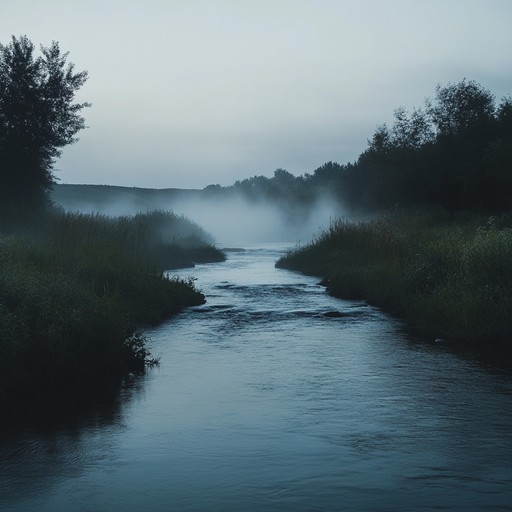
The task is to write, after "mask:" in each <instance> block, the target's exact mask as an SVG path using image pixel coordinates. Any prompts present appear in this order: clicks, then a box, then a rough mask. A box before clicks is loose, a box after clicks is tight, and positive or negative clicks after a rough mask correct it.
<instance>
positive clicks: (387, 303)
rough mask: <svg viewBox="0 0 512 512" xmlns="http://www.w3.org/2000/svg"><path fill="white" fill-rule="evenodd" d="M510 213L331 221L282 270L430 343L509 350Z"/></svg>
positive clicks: (511, 344)
mask: <svg viewBox="0 0 512 512" xmlns="http://www.w3.org/2000/svg"><path fill="white" fill-rule="evenodd" d="M509 224H510V219H509V218H508V217H506V216H502V217H500V218H496V217H491V218H489V219H483V218H477V217H475V216H471V217H469V218H465V219H458V220H456V221H451V220H449V219H446V218H442V217H441V218H440V217H439V216H435V215H432V214H428V213H426V212H423V213H418V212H416V213H414V214H412V215H411V214H410V213H409V214H406V213H395V214H390V215H386V216H381V217H379V218H376V219H373V220H369V221H363V222H355V223H352V222H346V221H343V220H337V221H334V222H333V223H332V224H331V226H330V228H329V229H327V230H326V231H324V232H323V233H322V234H321V235H320V236H318V238H316V239H314V240H313V241H312V242H311V243H310V244H307V245H305V246H302V247H297V248H295V249H294V250H292V251H290V252H289V253H288V254H286V255H285V256H284V257H282V258H281V259H279V261H278V262H277V264H276V265H277V266H278V267H280V268H287V269H293V270H299V271H301V272H304V273H306V274H309V275H315V276H319V277H322V278H323V283H324V284H325V285H326V287H327V290H328V292H329V293H330V294H332V295H334V296H336V297H340V298H356V299H364V300H366V301H368V302H369V303H370V304H373V305H377V306H379V307H381V308H382V309H384V310H385V311H387V312H390V313H392V314H394V315H397V316H399V317H401V318H403V319H405V320H406V322H407V323H408V325H409V326H410V327H411V328H412V329H414V330H415V331H417V332H418V333H420V334H422V335H424V336H427V337H428V338H430V339H432V340H444V341H450V342H455V343H459V344H466V345H474V346H479V347H484V348H488V349H489V350H492V351H500V352H501V351H503V352H510V351H511V350H512V318H511V316H510V311H512V230H511V229H510V226H509Z"/></svg>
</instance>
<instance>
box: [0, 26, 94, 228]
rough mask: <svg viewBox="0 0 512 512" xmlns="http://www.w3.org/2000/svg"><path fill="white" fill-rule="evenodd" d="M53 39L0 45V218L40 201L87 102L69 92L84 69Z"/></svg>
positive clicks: (81, 121) (75, 87)
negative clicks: (37, 51)
mask: <svg viewBox="0 0 512 512" xmlns="http://www.w3.org/2000/svg"><path fill="white" fill-rule="evenodd" d="M67 57H68V53H62V52H61V50H60V48H59V43H58V42H55V41H54V42H52V43H51V45H50V46H48V47H43V46H41V48H40V54H39V55H36V54H35V47H34V44H33V43H32V42H31V41H30V40H29V39H28V38H27V37H26V36H20V37H19V38H17V37H15V36H12V38H11V41H10V43H9V44H7V45H0V217H1V218H4V219H5V218H12V219H15V218H17V217H18V216H22V215H24V214H25V213H26V212H27V211H32V212H33V211H34V210H39V209H40V208H41V207H43V206H44V205H45V204H46V201H47V192H48V190H49V189H50V188H51V185H52V184H53V183H54V182H55V178H54V174H53V165H54V163H55V160H56V159H57V158H58V157H59V156H60V154H61V151H62V148H63V147H64V146H67V145H68V144H72V143H74V142H75V141H76V140H77V139H76V137H75V135H76V134H77V132H79V131H80V130H82V129H83V128H85V120H84V118H83V117H82V116H81V111H82V109H83V108H85V107H88V106H89V104H88V103H76V102H75V94H76V92H77V91H78V90H79V89H80V87H81V86H82V85H83V84H84V83H85V82H86V80H87V72H86V71H81V72H75V70H74V65H73V64H71V63H67V62H66V61H67Z"/></svg>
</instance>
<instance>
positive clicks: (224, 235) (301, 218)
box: [54, 186, 348, 246]
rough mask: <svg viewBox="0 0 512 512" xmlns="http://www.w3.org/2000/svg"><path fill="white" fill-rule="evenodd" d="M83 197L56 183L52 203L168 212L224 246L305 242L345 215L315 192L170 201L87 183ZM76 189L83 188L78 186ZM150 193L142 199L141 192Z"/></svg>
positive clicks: (197, 194) (186, 195) (189, 193)
mask: <svg viewBox="0 0 512 512" xmlns="http://www.w3.org/2000/svg"><path fill="white" fill-rule="evenodd" d="M83 189H84V192H85V193H83V194H81V195H75V196H73V197H67V196H65V195H64V194H63V193H62V191H63V190H64V191H66V186H64V187H60V188H59V187H56V191H55V192H54V201H55V202H56V204H58V205H60V206H62V207H63V208H64V209H66V210H69V211H78V212H82V213H101V214H104V215H109V216H118V215H134V214H136V213H139V212H146V211H151V210H155V209H157V210H168V211H172V212H174V213H175V214H177V215H184V216H185V217H187V218H188V219H190V220H192V221H194V222H195V223H197V224H199V225H200V226H201V227H202V228H203V229H204V230H206V231H207V232H208V233H209V234H211V235H212V236H213V238H214V239H215V242H216V243H217V244H218V245H222V246H234V245H244V244H250V243H261V242H289V243H307V242H309V241H310V240H311V238H312V237H313V236H314V235H316V234H319V233H320V232H321V231H322V230H323V229H325V228H326V227H327V226H329V224H330V221H331V220H332V219H334V218H338V217H342V216H343V217H344V216H347V215H348V213H347V212H346V211H345V210H344V208H343V207H342V206H341V205H340V204H339V203H337V202H336V201H334V200H331V199H330V198H329V197H328V196H327V197H320V196H318V197H317V198H316V200H314V201H313V203H311V204H308V205H300V204H298V202H293V203H289V204H284V203H282V202H278V201H270V200H265V199H259V200H257V201H250V200H248V199H246V198H244V197H243V196H242V195H241V194H236V195H235V194H231V195H229V196H228V197H221V196H209V195H208V194H205V193H204V191H200V190H184V191H181V190H177V191H176V196H175V197H173V198H172V199H169V198H167V197H166V196H165V194H163V192H165V191H155V190H149V189H130V188H118V189H115V188H112V189H110V188H109V187H103V188H102V189H104V191H105V192H106V195H105V197H104V198H101V200H100V199H98V197H97V196H95V195H94V192H92V193H89V190H92V189H91V188H89V187H83ZM79 190H82V189H81V188H80V189H79ZM141 190H142V191H145V192H149V195H148V196H147V197H144V196H143V194H142V193H141V192H140V191H141Z"/></svg>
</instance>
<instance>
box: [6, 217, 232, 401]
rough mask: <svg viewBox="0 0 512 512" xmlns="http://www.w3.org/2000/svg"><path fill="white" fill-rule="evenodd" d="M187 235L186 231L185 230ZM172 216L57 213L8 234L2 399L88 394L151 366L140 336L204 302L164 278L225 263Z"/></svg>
mask: <svg viewBox="0 0 512 512" xmlns="http://www.w3.org/2000/svg"><path fill="white" fill-rule="evenodd" d="M185 227H186V228H187V229H188V231H187V230H184V228H185ZM201 235H202V233H201V231H200V228H198V227H197V226H195V225H193V224H191V223H188V221H186V219H183V218H181V217H177V216H175V215H172V214H169V213H164V212H153V213H149V214H147V215H137V216H135V217H121V218H108V217H103V216H89V215H80V214H64V213H59V212H52V213H50V214H48V215H47V216H46V217H45V218H44V219H42V220H41V222H40V223H39V224H38V226H37V227H36V228H34V227H33V228H31V229H28V230H25V232H24V233H23V234H20V233H17V234H12V233H10V234H6V233H4V234H3V235H1V236H0V400H2V401H6V400H9V399H13V398H14V399H16V400H20V398H21V397H24V398H27V397H34V395H36V396H38V395H47V394H48V393H52V394H55V393H57V394H60V393H72V394H74V393H86V392H87V391H88V390H89V389H90V388H91V387H94V386H101V385H102V384H103V383H104V382H105V381H107V380H112V379H118V378H119V377H120V376H121V375H123V374H124V373H126V372H127V371H131V370H141V369H143V368H144V365H145V364H146V363H147V362H148V360H150V355H149V354H148V352H147V349H146V347H145V345H144V340H143V339H142V338H141V337H140V336H138V335H137V334H136V333H137V330H138V329H139V328H140V327H141V326H144V325H147V324H153V323H155V322H158V321H161V320H163V319H164V318H166V317H168V316H169V315H171V314H173V313H176V312H178V311H179V310H180V309H182V308H183V307H186V306H190V305H195V304H201V303H203V302H204V297H203V295H202V294H201V293H199V292H198V291H197V290H195V288H194V285H193V282H190V281H183V280H180V279H177V278H171V279H169V278H167V277H165V275H164V274H163V272H162V271H163V270H165V269H169V268H176V267H179V266H190V265H192V264H193V263H194V262H198V261H208V260H214V261H215V260H221V259H223V257H224V256H223V254H222V253H221V252H220V251H217V250H216V249H215V248H214V247H213V246H212V245H211V244H208V243H207V242H205V241H204V240H203V241H201V240H202V238H201Z"/></svg>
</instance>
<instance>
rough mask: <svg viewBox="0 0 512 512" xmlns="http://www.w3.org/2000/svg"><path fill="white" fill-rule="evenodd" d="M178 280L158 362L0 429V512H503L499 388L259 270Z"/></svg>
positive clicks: (234, 265)
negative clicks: (184, 303)
mask: <svg viewBox="0 0 512 512" xmlns="http://www.w3.org/2000/svg"><path fill="white" fill-rule="evenodd" d="M280 250H281V248H280V247H279V246H277V245H271V246H270V245H269V246H265V247H253V248H248V249H247V250H246V251H244V252H230V253H229V259H228V261H227V262H225V263H219V264H210V265H202V266H198V267H196V268H194V269H190V270H185V271H183V272H180V275H183V276H185V277H188V276H195V277H196V278H197V283H196V284H197V286H198V288H200V289H201V290H202V291H203V292H204V293H205V294H206V296H207V303H206V304H205V305H204V306H200V307H196V308H191V309H189V310H187V311H185V312H184V313H182V314H180V315H178V316H177V317H175V318H173V319H171V320H169V321H167V322H165V323H164V324H161V325H160V326H158V327H157V328H154V329H151V330H150V331H148V333H147V334H148V335H149V336H150V347H151V350H152V352H153V354H154V355H156V356H159V357H160V361H161V362H160V365H159V367H157V368H155V369H152V370H150V371H149V372H147V374H146V375H145V376H143V377H133V378H132V379H130V380H129V381H128V382H127V383H126V384H125V385H124V386H123V388H122V390H121V392H120V393H119V394H118V395H117V396H115V397H114V398H110V399H104V400H103V401H98V402H97V403H95V404H92V405H91V407H89V408H88V409H87V410H85V411H81V412H76V411H73V413H71V412H70V413H69V414H66V413H63V414H62V415H60V416H59V417H57V418H55V417H52V418H45V417H40V418H36V419H35V420H34V421H33V422H31V423H29V424H24V425H23V426H18V427H16V428H13V427H12V425H11V426H6V425H3V427H2V440H1V444H0V457H1V459H0V510H2V511H3V512H12V511H38V512H43V511H48V512H50V511H51V512H60V511H66V512H72V511H94V512H96V511H105V512H109V511H162V512H163V511H352V510H353V511H359V510H361V511H372V510H373V511H412V510H460V511H463V510H464V511H468V510H511V509H512V378H511V376H510V373H509V372H507V371H504V370H499V369H497V368H493V367H489V366H488V365H484V364H482V363H481V362H479V361H478V359H476V358H471V357H467V356H465V357H463V356H461V355H457V354H454V353H452V352H451V351H450V350H449V349H448V348H447V347H444V346H443V345H439V344H437V345H436V344H433V343H422V342H419V341H417V340H412V339H410V338H409V337H408V336H407V335H406V334H405V332H404V330H403V327H402V325H401V324H400V323H399V322H398V321H397V320H394V319H391V318H389V317H388V316H386V315H385V314H383V313H381V312H380V311H379V310H377V309H375V308H373V307H369V306H367V305H366V304H365V303H364V302H357V301H342V300H337V299H334V298H331V297H329V296H328V295H326V293H325V291H324V289H323V288H322V287H321V286H319V285H318V284H317V279H315V278H310V277H305V276H302V275H300V274H297V273H293V272H289V271H286V270H279V269H275V268H274V262H275V261H276V259H277V257H278V256H279V254H280Z"/></svg>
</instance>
